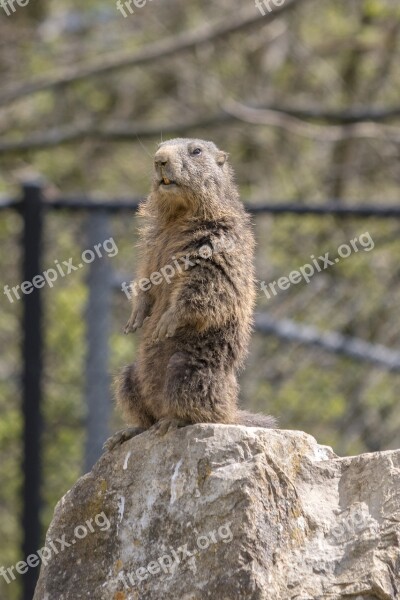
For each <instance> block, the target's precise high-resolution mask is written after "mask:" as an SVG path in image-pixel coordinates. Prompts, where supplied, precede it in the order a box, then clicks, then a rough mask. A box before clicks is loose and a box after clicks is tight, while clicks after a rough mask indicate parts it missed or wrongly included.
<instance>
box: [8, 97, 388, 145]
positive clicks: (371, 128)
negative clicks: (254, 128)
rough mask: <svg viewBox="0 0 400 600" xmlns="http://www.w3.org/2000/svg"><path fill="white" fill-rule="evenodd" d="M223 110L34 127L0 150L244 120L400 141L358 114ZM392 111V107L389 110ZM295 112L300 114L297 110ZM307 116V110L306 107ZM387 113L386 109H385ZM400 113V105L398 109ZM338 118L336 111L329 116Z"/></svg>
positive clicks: (306, 133)
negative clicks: (314, 118)
mask: <svg viewBox="0 0 400 600" xmlns="http://www.w3.org/2000/svg"><path fill="white" fill-rule="evenodd" d="M225 108H226V110H225V111H222V112H219V113H216V114H214V115H211V116H206V117H200V118H199V119H197V120H193V121H186V122H181V123H168V124H163V125H137V124H135V123H125V122H119V123H110V124H108V125H102V126H97V125H94V124H93V123H90V122H83V123H77V124H73V125H66V126H64V127H57V128H54V129H49V130H47V131H38V132H35V133H32V134H31V135H28V136H27V135H26V134H25V135H24V138H23V139H22V140H9V141H7V140H5V141H3V142H0V155H1V154H15V153H19V152H25V151H31V150H42V149H44V148H53V147H55V146H60V145H62V144H68V143H73V142H77V141H80V140H83V139H97V140H101V141H108V142H113V141H115V142H124V141H126V142H131V141H137V139H138V138H159V137H160V133H162V134H164V135H176V134H188V133H189V134H191V133H192V132H194V131H195V130H204V129H208V128H210V127H215V126H219V125H229V124H230V123H232V122H236V121H238V120H239V121H244V122H246V123H250V124H252V125H266V126H270V127H280V128H283V129H285V130H287V131H289V132H290V133H292V134H294V135H300V136H302V137H307V138H311V139H313V140H315V141H317V142H323V143H335V142H337V141H338V140H343V139H348V138H360V139H380V140H383V141H387V142H392V143H394V144H400V128H399V127H394V126H390V125H383V124H380V125H378V124H376V123H372V122H365V123H364V122H358V116H357V115H356V114H355V113H354V118H356V119H357V120H356V122H354V123H351V122H350V121H348V124H344V125H341V126H335V125H330V126H328V125H315V124H311V123H307V122H305V121H302V120H300V119H298V118H296V117H293V116H291V115H292V114H294V113H295V112H296V111H295V109H282V110H280V111H279V110H276V109H271V108H264V109H255V108H249V107H247V106H244V105H242V104H239V103H237V102H233V101H231V102H229V104H227V105H226V107H225ZM393 112H394V111H392V114H393ZM289 113H290V115H289ZM298 114H304V111H302V110H299V111H298ZM308 114H309V116H310V118H311V112H310V111H308ZM317 114H318V115H319V117H318V118H322V116H321V115H323V114H325V116H327V114H328V113H324V112H323V111H322V110H321V111H319V112H317V111H315V112H314V115H317ZM387 114H389V111H388V113H387ZM399 114H400V109H399ZM333 116H334V118H335V119H339V117H340V113H336V114H335V115H334V114H333V113H331V117H333ZM342 116H343V117H346V118H349V116H350V113H342Z"/></svg>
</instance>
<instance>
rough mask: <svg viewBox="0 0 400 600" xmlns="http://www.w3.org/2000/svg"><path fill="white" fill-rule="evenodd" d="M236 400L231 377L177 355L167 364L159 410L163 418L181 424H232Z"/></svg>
mask: <svg viewBox="0 0 400 600" xmlns="http://www.w3.org/2000/svg"><path fill="white" fill-rule="evenodd" d="M237 396H238V385H237V381H236V377H235V375H234V373H226V372H225V371H224V372H220V371H219V370H217V369H215V368H213V367H212V366H211V365H207V364H204V361H202V360H201V359H197V358H196V357H194V356H192V355H190V354H189V353H186V352H176V353H175V354H173V355H172V356H171V358H170V360H169V363H168V367H167V371H166V378H165V386H164V393H163V405H162V407H160V408H161V411H162V417H164V418H168V419H175V420H177V421H178V422H180V423H182V422H183V423H187V424H193V423H235V416H236V411H237V409H236V403H237Z"/></svg>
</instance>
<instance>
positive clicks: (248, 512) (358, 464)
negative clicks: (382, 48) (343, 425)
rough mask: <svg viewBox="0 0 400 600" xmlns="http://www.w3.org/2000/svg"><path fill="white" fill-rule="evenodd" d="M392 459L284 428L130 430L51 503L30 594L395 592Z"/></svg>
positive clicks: (178, 598) (121, 597) (274, 597)
mask: <svg viewBox="0 0 400 600" xmlns="http://www.w3.org/2000/svg"><path fill="white" fill-rule="evenodd" d="M399 465H400V450H399V451H387V452H379V453H375V454H363V455H361V456H356V457H350V458H339V457H337V456H336V455H335V454H334V453H333V452H332V450H331V449H330V448H328V447H325V446H320V445H318V444H317V443H316V441H315V440H314V438H312V437H311V436H309V435H307V434H305V433H302V432H298V431H279V430H277V431H271V430H263V429H259V428H248V427H239V426H230V425H195V426H191V427H187V428H184V429H181V430H179V431H177V432H171V433H168V434H167V435H166V436H165V437H157V436H156V435H155V434H154V433H152V432H146V433H143V434H142V435H140V436H138V437H136V438H134V439H132V440H130V441H129V442H126V443H125V444H123V446H121V447H119V448H117V449H115V450H114V451H112V452H110V453H107V454H105V455H104V456H103V457H102V458H101V459H100V460H99V461H98V463H97V464H96V465H95V467H94V468H93V470H92V472H91V473H89V474H88V475H85V476H84V477H82V478H81V479H80V480H79V481H78V482H77V483H76V485H75V486H74V487H73V488H72V490H71V491H69V492H68V493H67V494H66V495H65V496H64V498H63V499H62V500H61V501H60V502H59V504H58V505H57V507H56V509H55V513H54V518H53V521H52V523H51V525H50V528H49V531H48V534H47V538H46V548H47V550H49V549H52V550H51V551H50V552H48V553H47V554H46V552H44V556H45V558H46V561H45V562H46V563H47V564H43V565H42V570H41V575H40V579H39V583H38V586H37V589H36V594H35V597H34V600H79V599H81V598H82V599H83V598H85V599H87V598H90V599H91V600H138V599H139V598H140V599H141V600H204V599H206V598H210V599H215V600H236V599H239V600H242V599H249V600H264V599H265V600H278V599H279V600H309V599H325V598H326V599H328V598H329V599H330V600H338V599H341V598H347V599H348V600H349V599H352V600H373V599H380V600H385V599H388V600H389V599H395V598H398V597H399V590H400V551H399V541H400V540H399V538H400V529H399V523H400V471H399ZM57 540H58V541H57ZM65 542H66V543H67V544H70V545H68V546H66V545H65ZM62 546H64V547H63V548H62ZM54 548H55V549H56V550H57V551H58V553H56V552H55V550H54ZM49 554H50V556H49Z"/></svg>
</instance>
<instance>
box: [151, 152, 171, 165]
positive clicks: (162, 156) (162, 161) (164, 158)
mask: <svg viewBox="0 0 400 600" xmlns="http://www.w3.org/2000/svg"><path fill="white" fill-rule="evenodd" d="M168 161H169V156H168V154H167V153H166V152H157V154H156V155H155V157H154V162H155V163H156V165H157V167H165V165H167V164H168Z"/></svg>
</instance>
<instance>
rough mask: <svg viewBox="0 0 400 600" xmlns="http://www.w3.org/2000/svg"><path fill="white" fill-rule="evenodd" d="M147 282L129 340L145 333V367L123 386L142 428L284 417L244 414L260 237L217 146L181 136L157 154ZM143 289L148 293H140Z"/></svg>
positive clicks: (146, 213) (147, 206)
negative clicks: (241, 380) (241, 396)
mask: <svg viewBox="0 0 400 600" xmlns="http://www.w3.org/2000/svg"><path fill="white" fill-rule="evenodd" d="M139 215H140V216H141V217H142V218H144V221H145V225H144V227H143V228H142V229H141V231H140V242H139V252H140V261H139V265H138V277H139V278H140V279H139V281H136V282H134V283H133V284H132V285H133V292H134V297H133V302H134V306H133V310H132V314H131V317H130V319H129V321H128V323H127V325H126V328H125V333H129V332H134V331H136V330H137V329H139V328H142V339H141V343H140V347H139V355H138V358H137V361H136V363H135V364H133V365H129V366H127V367H125V368H124V369H123V371H122V373H121V374H120V376H119V377H118V378H117V381H116V398H117V403H118V405H119V406H120V407H121V408H122V409H123V411H124V413H125V416H126V417H127V419H128V420H129V422H130V423H131V424H133V425H135V426H136V427H133V428H129V429H127V430H124V431H122V432H119V433H117V434H116V435H115V436H113V437H112V438H110V440H109V441H108V442H107V444H106V446H107V447H108V448H112V447H113V446H115V445H116V444H117V443H121V442H123V441H125V440H126V439H129V438H130V437H132V436H134V435H136V434H138V433H140V432H141V431H143V430H145V429H148V428H149V427H151V426H153V425H154V426H155V427H154V429H156V430H158V431H159V432H161V433H165V432H166V431H168V430H169V429H170V428H171V427H176V426H184V425H188V424H193V423H236V424H243V425H253V426H260V427H268V428H271V427H274V426H275V419H274V418H273V417H270V416H266V415H254V414H251V413H247V412H244V411H241V410H239V409H238V407H237V400H238V383H237V379H236V374H237V372H238V369H240V367H242V365H243V360H244V358H245V356H246V353H247V348H248V343H249V337H250V332H251V329H252V315H253V307H254V302H255V279H254V266H253V252H254V237H253V232H252V227H251V222H250V218H249V216H248V214H247V213H246V212H245V210H244V207H243V205H242V203H241V202H240V199H239V193H238V190H237V188H236V185H235V183H234V175H233V170H232V168H231V167H230V165H229V163H228V161H227V154H226V153H225V152H223V151H221V150H219V149H218V148H217V147H216V145H215V144H214V143H213V142H209V141H204V140H198V139H182V138H178V139H173V140H169V141H166V142H163V143H161V144H160V145H159V147H158V150H157V152H156V154H155V157H154V176H153V183H152V190H151V193H150V195H149V196H148V198H147V200H146V201H145V202H144V203H143V204H142V205H141V206H140V209H139ZM138 285H139V289H138Z"/></svg>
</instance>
